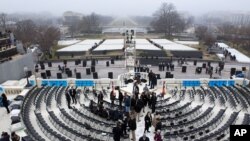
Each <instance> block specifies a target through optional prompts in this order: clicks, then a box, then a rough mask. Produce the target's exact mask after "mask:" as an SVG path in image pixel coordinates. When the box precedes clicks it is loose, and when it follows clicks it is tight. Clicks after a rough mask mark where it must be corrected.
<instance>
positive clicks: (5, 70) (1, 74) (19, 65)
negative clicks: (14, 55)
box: [0, 53, 34, 84]
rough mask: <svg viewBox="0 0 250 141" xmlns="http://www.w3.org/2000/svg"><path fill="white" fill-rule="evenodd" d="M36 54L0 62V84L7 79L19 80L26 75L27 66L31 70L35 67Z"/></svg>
mask: <svg viewBox="0 0 250 141" xmlns="http://www.w3.org/2000/svg"><path fill="white" fill-rule="evenodd" d="M33 58H34V56H33V54H32V53H29V54H25V55H22V56H21V57H20V58H18V59H13V60H11V61H8V62H4V63H2V64H0V84H1V83H3V82H5V81H7V80H19V79H21V78H23V77H24V76H25V72H24V70H23V68H24V66H27V67H28V68H29V69H30V70H33V69H34V59H33Z"/></svg>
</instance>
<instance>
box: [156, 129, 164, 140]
mask: <svg viewBox="0 0 250 141" xmlns="http://www.w3.org/2000/svg"><path fill="white" fill-rule="evenodd" d="M154 140H155V141H163V140H162V137H161V130H157V132H156V133H155V136H154Z"/></svg>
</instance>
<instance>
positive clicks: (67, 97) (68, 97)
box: [65, 91, 71, 109]
mask: <svg viewBox="0 0 250 141" xmlns="http://www.w3.org/2000/svg"><path fill="white" fill-rule="evenodd" d="M65 96H66V100H67V104H68V108H69V109H71V106H70V102H71V98H70V94H69V92H67V91H66V92H65Z"/></svg>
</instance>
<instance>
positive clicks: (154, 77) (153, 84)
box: [150, 73, 157, 89]
mask: <svg viewBox="0 0 250 141" xmlns="http://www.w3.org/2000/svg"><path fill="white" fill-rule="evenodd" d="M156 83H157V78H156V75H155V74H154V73H153V75H152V84H151V87H150V89H154V87H155V85H156Z"/></svg>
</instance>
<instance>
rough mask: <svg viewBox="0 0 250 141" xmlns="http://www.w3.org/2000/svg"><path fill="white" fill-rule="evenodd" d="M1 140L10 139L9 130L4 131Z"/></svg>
mask: <svg viewBox="0 0 250 141" xmlns="http://www.w3.org/2000/svg"><path fill="white" fill-rule="evenodd" d="M0 141H10V135H9V134H8V133H7V132H2V134H1V138H0Z"/></svg>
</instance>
